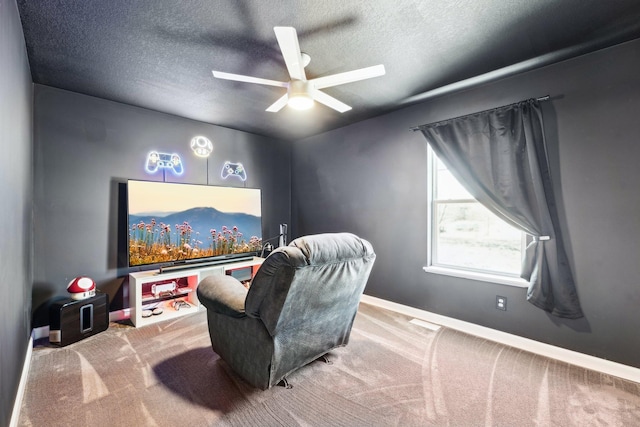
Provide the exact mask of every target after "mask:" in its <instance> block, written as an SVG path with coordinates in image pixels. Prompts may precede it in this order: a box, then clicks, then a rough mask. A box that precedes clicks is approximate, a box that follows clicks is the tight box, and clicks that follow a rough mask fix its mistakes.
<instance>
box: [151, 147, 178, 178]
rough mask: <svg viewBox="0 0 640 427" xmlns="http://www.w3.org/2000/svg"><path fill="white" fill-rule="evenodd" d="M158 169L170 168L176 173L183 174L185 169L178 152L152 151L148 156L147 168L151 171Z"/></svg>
mask: <svg viewBox="0 0 640 427" xmlns="http://www.w3.org/2000/svg"><path fill="white" fill-rule="evenodd" d="M158 169H169V170H171V171H173V173H174V174H176V175H182V172H184V169H183V167H182V160H181V159H180V156H179V155H177V154H176V153H171V154H169V153H158V152H157V151H152V152H150V153H149V155H148V156H147V165H146V170H147V172H149V173H155V172H156V171H158Z"/></svg>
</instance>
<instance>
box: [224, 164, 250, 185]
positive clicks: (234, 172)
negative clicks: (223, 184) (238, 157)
mask: <svg viewBox="0 0 640 427" xmlns="http://www.w3.org/2000/svg"><path fill="white" fill-rule="evenodd" d="M221 175H222V178H223V179H227V177H229V176H236V177H238V178H240V179H241V180H242V181H246V180H247V172H246V171H245V170H244V166H242V163H231V162H228V161H227V162H224V165H223V166H222V174H221Z"/></svg>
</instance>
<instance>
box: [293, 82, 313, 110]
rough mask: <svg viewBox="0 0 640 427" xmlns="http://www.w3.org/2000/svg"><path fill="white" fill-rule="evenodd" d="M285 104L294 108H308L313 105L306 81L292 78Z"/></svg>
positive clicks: (309, 86)
mask: <svg viewBox="0 0 640 427" xmlns="http://www.w3.org/2000/svg"><path fill="white" fill-rule="evenodd" d="M288 98H289V100H288V101H287V105H289V107H291V108H293V109H295V110H308V109H309V108H311V107H313V96H312V95H311V85H310V83H309V82H308V81H302V80H292V81H291V83H290V84H289V93H288Z"/></svg>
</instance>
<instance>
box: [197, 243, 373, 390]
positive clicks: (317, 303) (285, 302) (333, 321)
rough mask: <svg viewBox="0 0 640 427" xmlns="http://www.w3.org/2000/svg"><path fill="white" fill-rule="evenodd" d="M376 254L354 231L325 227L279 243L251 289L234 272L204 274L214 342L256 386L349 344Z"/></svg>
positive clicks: (201, 290) (201, 294)
mask: <svg viewBox="0 0 640 427" xmlns="http://www.w3.org/2000/svg"><path fill="white" fill-rule="evenodd" d="M375 257H376V255H375V253H374V252H373V248H372V247H371V244H370V243H369V242H367V241H366V240H364V239H361V238H359V237H357V236H355V235H353V234H349V233H335V234H318V235H312V236H305V237H300V238H298V239H295V240H294V241H292V242H291V243H290V244H289V246H284V247H279V248H277V249H276V250H275V251H273V252H272V253H271V254H270V255H269V256H268V257H267V258H266V259H265V261H264V263H263V264H262V265H261V266H260V269H259V270H258V272H257V273H256V275H255V277H254V278H253V280H252V282H251V287H250V288H249V290H247V289H246V288H245V287H244V286H243V285H242V284H241V283H240V282H239V281H238V280H236V279H235V278H233V277H231V276H227V275H224V276H210V277H207V278H205V279H203V280H202V281H201V282H200V284H199V285H198V290H197V295H198V298H199V299H200V301H201V303H202V304H203V305H204V306H205V307H206V308H207V320H208V325H209V335H210V337H211V345H212V347H213V350H214V351H215V352H216V353H217V354H218V355H219V356H220V357H221V358H222V359H223V360H224V361H225V362H226V363H227V364H228V365H229V366H230V367H231V368H232V369H233V370H234V371H235V372H236V373H237V374H239V375H240V376H241V377H242V378H244V379H245V380H246V381H247V382H248V383H250V384H251V385H252V386H254V387H257V388H260V389H263V390H265V389H268V388H271V387H272V386H274V385H277V384H278V383H281V382H282V383H283V384H284V385H288V382H287V380H286V376H287V375H288V374H289V373H291V372H293V371H295V370H296V369H298V368H300V367H302V366H304V365H306V364H308V363H310V362H312V361H314V360H315V359H318V358H320V357H322V356H324V355H325V354H326V353H327V352H328V351H330V350H331V349H333V348H336V347H340V346H345V345H347V343H348V341H349V335H350V333H351V327H352V325H353V321H354V318H355V316H356V312H357V310H358V304H359V302H360V297H361V295H362V292H363V291H364V287H365V285H366V283H367V280H368V278H369V274H370V273H371V268H372V267H373V263H374V260H375Z"/></svg>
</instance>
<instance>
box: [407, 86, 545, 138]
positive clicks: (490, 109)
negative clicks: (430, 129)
mask: <svg viewBox="0 0 640 427" xmlns="http://www.w3.org/2000/svg"><path fill="white" fill-rule="evenodd" d="M549 99H551V97H550V96H549V95H545V96H541V97H539V98H535V100H536V101H538V102H542V101H548V100H549ZM520 102H522V101H519V102H514V103H512V104H507V105H503V106H502V107H494V108H489V109H488V110H482V111H477V112H475V113H469V114H465V115H462V116H458V117H453V118H451V119H444V120H438V121H437V122H433V123H427V124H425V125H420V126H414V127H412V128H409V130H412V131H414V132H415V131H417V130H420V128H421V127H423V126H433V125H437V124H438V123H442V122H448V121H449V120H456V119H461V118H463V117H468V116H473V115H474V114H480V113H486V112H487V111H493V110H497V109H498V108H505V107H510V106H512V105H516V104H519V103H520Z"/></svg>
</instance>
